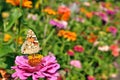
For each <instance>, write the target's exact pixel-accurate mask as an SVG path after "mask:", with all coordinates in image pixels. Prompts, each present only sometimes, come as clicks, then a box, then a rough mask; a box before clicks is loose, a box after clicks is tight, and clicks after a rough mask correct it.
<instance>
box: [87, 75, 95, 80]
mask: <svg viewBox="0 0 120 80" xmlns="http://www.w3.org/2000/svg"><path fill="white" fill-rule="evenodd" d="M87 80H95V77H94V76H87Z"/></svg>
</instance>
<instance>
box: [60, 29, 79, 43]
mask: <svg viewBox="0 0 120 80" xmlns="http://www.w3.org/2000/svg"><path fill="white" fill-rule="evenodd" d="M58 36H60V37H62V36H63V37H64V38H67V39H68V40H71V41H75V40H76V37H77V35H76V33H75V32H70V31H64V30H60V31H59V32H58Z"/></svg>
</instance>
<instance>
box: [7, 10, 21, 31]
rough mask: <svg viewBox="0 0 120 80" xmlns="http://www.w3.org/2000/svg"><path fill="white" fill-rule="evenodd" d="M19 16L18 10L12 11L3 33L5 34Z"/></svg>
mask: <svg viewBox="0 0 120 80" xmlns="http://www.w3.org/2000/svg"><path fill="white" fill-rule="evenodd" d="M21 16H22V11H21V10H20V9H19V8H15V9H13V10H12V11H11V14H10V17H9V22H8V25H7V26H6V27H5V32H7V31H8V30H9V29H10V28H11V27H12V26H13V24H15V22H16V21H17V20H18V19H19V18H20V17H21Z"/></svg>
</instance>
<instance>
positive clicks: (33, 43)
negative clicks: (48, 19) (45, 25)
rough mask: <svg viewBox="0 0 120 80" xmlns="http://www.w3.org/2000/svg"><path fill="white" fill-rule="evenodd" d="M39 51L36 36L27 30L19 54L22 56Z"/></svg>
mask: <svg viewBox="0 0 120 80" xmlns="http://www.w3.org/2000/svg"><path fill="white" fill-rule="evenodd" d="M39 50H40V47H39V42H38V40H37V37H36V35H35V34H34V32H33V31H32V30H28V33H27V38H26V41H25V42H24V43H23V45H22V47H21V52H22V53H23V54H34V53H37V52H39Z"/></svg>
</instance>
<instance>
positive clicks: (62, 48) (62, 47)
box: [61, 39, 65, 53]
mask: <svg viewBox="0 0 120 80" xmlns="http://www.w3.org/2000/svg"><path fill="white" fill-rule="evenodd" d="M64 47H65V45H64V39H62V46H61V53H63V50H64Z"/></svg>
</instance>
